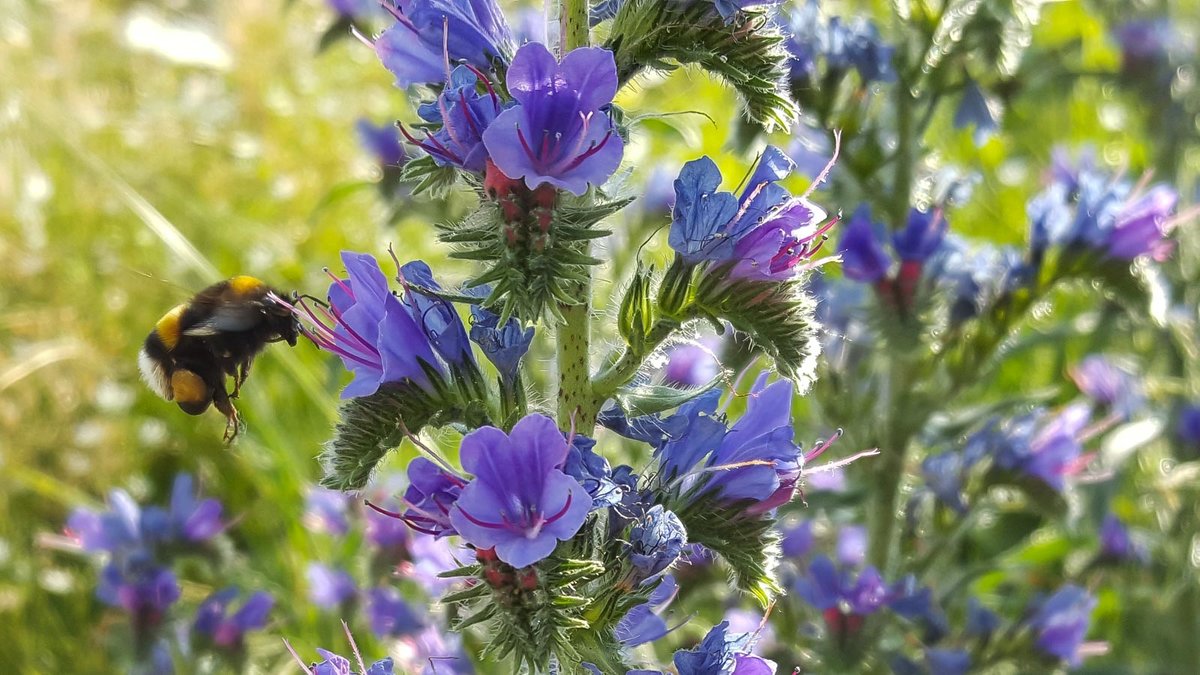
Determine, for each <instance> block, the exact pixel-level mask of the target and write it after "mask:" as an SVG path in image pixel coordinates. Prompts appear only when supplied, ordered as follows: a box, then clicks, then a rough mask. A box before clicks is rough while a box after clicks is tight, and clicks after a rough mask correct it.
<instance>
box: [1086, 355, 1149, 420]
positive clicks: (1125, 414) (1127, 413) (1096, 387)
mask: <svg viewBox="0 0 1200 675" xmlns="http://www.w3.org/2000/svg"><path fill="white" fill-rule="evenodd" d="M1070 375H1071V379H1073V380H1075V384H1076V386H1078V387H1079V390H1080V391H1081V392H1083V393H1084V394H1086V395H1087V397H1088V398H1090V399H1092V400H1093V401H1095V402H1096V403H1099V404H1100V405H1102V406H1104V407H1105V408H1108V409H1109V410H1111V411H1112V412H1114V413H1116V414H1117V415H1119V416H1121V417H1122V418H1123V419H1130V418H1131V417H1133V415H1134V413H1136V412H1137V411H1138V409H1140V408H1141V407H1142V406H1143V405H1144V404H1145V400H1144V399H1143V397H1142V387H1141V384H1140V383H1139V382H1138V380H1137V379H1136V378H1135V377H1134V376H1133V374H1132V373H1130V372H1129V371H1127V370H1125V369H1123V368H1121V367H1120V366H1118V365H1117V364H1116V363H1115V362H1113V360H1112V359H1109V358H1108V357H1106V356H1103V355H1101V354H1091V355H1089V356H1086V357H1084V359H1083V360H1082V361H1080V362H1079V363H1078V364H1077V365H1076V366H1075V367H1074V368H1072V369H1071V370H1070Z"/></svg>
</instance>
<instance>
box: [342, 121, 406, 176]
mask: <svg viewBox="0 0 1200 675" xmlns="http://www.w3.org/2000/svg"><path fill="white" fill-rule="evenodd" d="M354 129H355V130H356V131H357V132H358V142H359V143H361V144H362V146H363V147H364V148H366V149H367V152H370V153H371V156H372V157H374V158H375V161H377V162H378V163H379V165H380V166H395V167H398V166H402V165H403V164H404V162H405V160H406V159H408V158H407V156H406V155H405V153H404V147H403V146H401V145H400V132H399V130H398V129H397V128H396V125H395V124H393V123H391V122H385V123H383V124H380V125H378V126H376V125H375V124H372V123H371V120H368V119H366V118H363V117H360V118H359V119H358V121H356V122H355V123H354Z"/></svg>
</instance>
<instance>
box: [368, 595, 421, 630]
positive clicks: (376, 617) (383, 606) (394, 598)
mask: <svg viewBox="0 0 1200 675" xmlns="http://www.w3.org/2000/svg"><path fill="white" fill-rule="evenodd" d="M367 619H368V620H369V621H370V623H371V632H372V633H374V634H375V636H376V637H378V638H381V639H382V638H388V637H398V636H401V635H411V634H413V633H416V632H418V631H420V630H421V629H422V628H424V627H425V622H424V621H422V620H421V617H420V616H419V615H418V614H417V612H416V610H414V609H413V608H412V606H411V605H409V604H408V603H407V602H405V601H404V598H402V597H400V592H399V591H397V590H396V589H394V588H372V589H371V590H369V591H367Z"/></svg>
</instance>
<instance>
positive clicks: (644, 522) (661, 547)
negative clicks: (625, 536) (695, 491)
mask: <svg viewBox="0 0 1200 675" xmlns="http://www.w3.org/2000/svg"><path fill="white" fill-rule="evenodd" d="M686 543H687V530H686V529H684V527H683V523H682V522H681V521H680V520H679V516H677V515H675V514H674V513H673V512H671V511H668V510H666V509H664V508H663V507H662V506H661V505H659V504H656V505H654V506H652V507H650V510H649V511H647V512H646V515H645V516H643V517H642V518H640V519H639V520H637V521H636V522H635V523H634V524H633V527H632V528H631V529H630V530H629V543H628V545H627V546H626V549H625V555H626V557H627V558H628V559H629V564H630V565H631V566H632V568H633V569H632V570H630V576H629V578H628V584H629V586H630V587H637V586H638V585H640V584H642V583H643V582H644V581H646V580H648V579H653V578H654V577H655V576H657V575H659V574H662V573H663V572H664V571H666V569H667V568H669V567H670V566H671V565H673V564H675V560H676V559H678V558H679V554H680V552H681V551H682V550H683V546H684V544H686Z"/></svg>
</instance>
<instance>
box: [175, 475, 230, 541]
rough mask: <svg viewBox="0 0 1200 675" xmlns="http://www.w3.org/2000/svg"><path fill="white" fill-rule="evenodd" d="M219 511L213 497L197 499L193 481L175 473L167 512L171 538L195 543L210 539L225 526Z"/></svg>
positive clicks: (218, 505) (219, 506)
mask: <svg viewBox="0 0 1200 675" xmlns="http://www.w3.org/2000/svg"><path fill="white" fill-rule="evenodd" d="M221 510H222V508H221V502H219V501H217V500H216V499H212V498H208V499H197V497H196V489H195V481H193V480H192V476H191V475H190V474H186V473H181V474H179V475H177V476H175V482H174V484H172V486H171V506H170V511H169V517H170V523H171V534H172V535H173V536H174V537H177V538H180V539H183V540H185V541H190V542H195V543H199V542H204V541H208V540H209V539H212V538H213V537H215V536H216V535H217V534H218V533H220V532H221V530H223V529H225V524H224V523H223V522H221Z"/></svg>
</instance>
